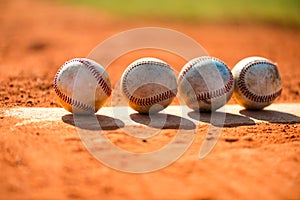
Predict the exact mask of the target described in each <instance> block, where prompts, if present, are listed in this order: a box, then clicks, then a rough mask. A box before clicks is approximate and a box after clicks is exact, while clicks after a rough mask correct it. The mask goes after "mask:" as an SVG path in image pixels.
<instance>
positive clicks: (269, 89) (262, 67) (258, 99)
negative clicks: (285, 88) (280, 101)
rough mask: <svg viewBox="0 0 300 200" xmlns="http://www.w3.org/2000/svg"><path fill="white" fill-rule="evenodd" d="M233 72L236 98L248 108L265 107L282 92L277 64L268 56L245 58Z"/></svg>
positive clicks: (258, 108) (257, 108)
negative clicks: (267, 57)
mask: <svg viewBox="0 0 300 200" xmlns="http://www.w3.org/2000/svg"><path fill="white" fill-rule="evenodd" d="M232 73H233V77H234V80H235V90H234V98H235V99H236V101H237V102H238V103H239V104H240V105H242V106H244V107H245V108H246V109H250V110H260V109H263V108H264V107H266V106H268V105H270V104H272V103H273V102H274V101H275V100H276V99H277V98H278V97H279V96H280V94H281V91H282V83H281V77H280V74H279V71H278V69H277V66H276V64H275V63H273V62H272V61H270V60H268V59H266V58H262V57H257V56H253V57H248V58H245V59H243V60H241V61H240V62H238V63H237V64H236V65H235V67H234V68H233V69H232Z"/></svg>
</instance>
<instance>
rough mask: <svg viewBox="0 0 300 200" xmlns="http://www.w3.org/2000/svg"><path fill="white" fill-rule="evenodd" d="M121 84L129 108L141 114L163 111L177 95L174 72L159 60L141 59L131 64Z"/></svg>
mask: <svg viewBox="0 0 300 200" xmlns="http://www.w3.org/2000/svg"><path fill="white" fill-rule="evenodd" d="M120 84H121V90H122V92H123V94H124V96H125V97H126V99H127V100H128V104H129V106H130V107H131V108H133V109H134V110H136V111H138V112H139V113H141V114H149V113H157V112H159V111H161V110H163V109H164V108H166V107H167V106H168V105H170V104H171V102H172V101H173V99H174V98H175V97H176V95H177V81H176V76H175V72H174V70H173V69H172V68H171V66H170V65H168V64H167V63H166V62H164V61H162V60H160V59H157V58H141V59H138V60H136V61H134V62H133V63H131V64H130V65H129V66H128V67H127V68H126V70H125V71H124V73H123V75H122V78H121V83H120Z"/></svg>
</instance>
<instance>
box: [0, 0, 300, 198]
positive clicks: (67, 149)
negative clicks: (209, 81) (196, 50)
mask: <svg viewBox="0 0 300 200" xmlns="http://www.w3.org/2000/svg"><path fill="white" fill-rule="evenodd" d="M0 4H1V7H2V9H1V15H0V38H2V39H1V43H0V74H1V76H0V105H1V107H2V108H10V107H18V106H29V107H31V106H34V107H58V106H59V104H58V101H57V100H56V98H55V95H54V91H53V89H52V81H53V78H54V75H55V73H56V71H57V70H58V68H59V67H60V66H61V65H62V64H63V63H64V62H65V61H66V60H69V59H71V58H75V57H86V56H87V55H88V54H89V52H90V51H91V50H92V49H93V48H94V47H95V46H96V45H97V44H99V43H100V42H102V41H103V40H105V39H107V38H108V37H110V36H112V35H114V34H117V33H119V32H121V31H126V30H128V29H132V28H137V27H144V26H158V27H164V28H170V29H174V30H177V31H180V32H182V33H184V34H186V35H188V36H190V37H192V38H193V39H195V40H196V41H197V42H199V43H200V44H201V45H202V46H203V47H204V48H205V49H206V50H207V51H208V52H209V54H210V55H212V56H215V57H218V58H220V59H222V60H224V61H225V62H226V63H227V64H228V65H229V67H230V68H232V67H233V66H234V65H235V64H236V63H237V62H238V61H239V60H240V59H242V58H244V57H247V56H252V55H260V56H264V57H267V58H270V59H271V60H273V61H275V62H277V63H278V66H279V70H280V73H281V76H282V79H283V94H282V96H281V97H280V99H279V100H278V101H277V103H292V102H293V103H295V102H299V101H300V94H299V91H300V79H299V77H300V68H299V66H298V60H299V56H300V54H299V52H300V46H299V43H300V29H295V28H288V27H278V26H274V25H272V26H271V25H262V24H235V23H211V24H207V23H182V22H181V23H175V22H170V21H168V20H162V21H142V20H138V19H136V20H134V19H130V20H125V19H117V18H114V17H112V16H110V15H108V14H106V13H99V12H96V11H92V10H89V9H85V8H79V7H72V6H66V5H60V4H51V3H47V2H46V1H34V0H24V1H17V0H12V1H5V0H0ZM141 56H158V57H160V58H162V59H164V60H166V61H168V62H169V63H170V64H171V65H172V66H173V67H174V68H175V69H176V70H177V71H179V70H180V68H181V67H182V66H183V65H184V62H185V61H184V60H183V59H180V58H178V57H174V56H173V55H170V54H168V53H165V52H159V54H158V52H155V51H140V52H133V53H130V54H127V55H124V56H123V57H121V58H119V59H118V60H116V61H115V62H113V63H112V66H113V65H118V66H121V68H120V71H118V72H109V75H110V76H111V78H112V80H113V83H116V82H117V81H118V77H119V76H120V74H121V73H122V70H121V69H123V68H125V67H126V66H127V64H129V63H130V62H131V61H133V60H135V59H136V58H138V57H141ZM122 67H123V68H122ZM230 103H235V101H234V100H231V101H230ZM0 121H1V123H0V127H1V133H0V134H1V137H0V180H1V181H0V199H96V198H97V199H254V198H256V199H300V124H291V123H286V124H278V123H264V124H258V125H252V126H237V127H227V128H224V129H223V134H222V136H221V138H220V140H219V141H218V143H217V145H216V147H215V149H214V150H213V152H212V153H211V154H210V155H209V156H208V157H206V158H205V159H203V160H199V159H198V158H197V155H198V151H199V147H200V145H201V143H202V142H203V140H204V138H205V134H206V132H207V129H208V125H202V126H199V127H197V130H196V139H195V141H194V143H193V145H192V146H191V148H190V149H189V150H188V151H187V152H186V153H185V155H184V156H183V157H182V158H180V159H179V160H178V161H177V162H176V163H174V164H172V165H171V166H169V167H167V168H164V169H162V170H160V171H157V172H153V173H148V174H142V175H135V174H126V173H122V172H118V171H115V170H112V169H110V168H107V167H105V166H104V165H102V164H101V163H99V162H98V161H97V160H96V159H95V158H94V157H93V156H92V155H90V154H89V153H88V152H87V151H86V149H85V147H84V146H83V144H82V142H81V140H80V138H79V136H78V134H77V132H76V129H75V127H74V126H72V125H69V124H67V123H64V122H63V121H61V122H57V123H50V124H39V123H37V124H29V125H25V126H15V124H16V123H17V122H18V120H17V119H15V118H10V117H4V116H3V114H1V117H0ZM177 131H178V130H172V129H170V130H168V129H167V130H164V131H163V132H162V134H161V135H160V136H157V137H154V138H152V139H150V140H147V142H145V141H142V140H134V139H132V138H129V137H126V135H124V134H123V133H122V131H121V130H107V131H105V134H107V135H108V137H109V138H110V139H111V141H112V142H113V143H115V144H116V145H118V146H120V147H122V148H124V149H128V150H130V151H133V152H140V151H143V152H144V151H145V150H153V149H158V148H160V147H161V146H162V145H164V144H166V143H167V142H168V141H169V140H171V139H172V137H173V136H174V135H175V134H176V133H177Z"/></svg>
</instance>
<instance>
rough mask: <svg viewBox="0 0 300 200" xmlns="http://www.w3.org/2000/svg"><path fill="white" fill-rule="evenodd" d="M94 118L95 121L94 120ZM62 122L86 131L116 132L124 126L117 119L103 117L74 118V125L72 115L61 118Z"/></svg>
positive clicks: (85, 116)
mask: <svg viewBox="0 0 300 200" xmlns="http://www.w3.org/2000/svg"><path fill="white" fill-rule="evenodd" d="M95 117H96V119H97V120H95ZM62 121H63V122H64V123H66V124H70V125H72V126H76V127H78V128H81V129H86V130H95V131H99V130H117V129H120V128H123V127H124V126H125V124H124V122H122V121H121V120H119V119H116V118H112V117H108V116H104V115H82V116H76V123H75V121H74V116H73V114H68V115H64V116H62Z"/></svg>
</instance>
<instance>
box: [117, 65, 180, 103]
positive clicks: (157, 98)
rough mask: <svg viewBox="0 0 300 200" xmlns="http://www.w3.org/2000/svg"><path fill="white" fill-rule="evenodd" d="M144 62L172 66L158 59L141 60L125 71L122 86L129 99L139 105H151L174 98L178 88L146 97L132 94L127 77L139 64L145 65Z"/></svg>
mask: <svg viewBox="0 0 300 200" xmlns="http://www.w3.org/2000/svg"><path fill="white" fill-rule="evenodd" d="M144 64H150V65H159V66H161V67H166V68H168V69H170V67H169V66H168V65H167V64H164V63H161V62H156V61H140V62H138V63H135V64H134V65H132V66H131V67H130V68H129V69H128V70H126V72H125V76H124V79H123V82H122V87H123V91H124V93H125V95H126V96H127V97H128V99H129V101H131V102H132V103H134V104H136V105H138V106H151V105H154V104H156V103H158V102H162V101H164V100H167V99H169V98H173V97H175V96H176V93H177V89H175V90H168V91H166V92H163V93H160V94H157V95H154V96H152V97H146V98H138V97H135V96H133V95H131V94H130V92H129V90H128V88H127V84H126V82H127V77H128V75H129V73H130V72H131V71H133V70H135V69H136V68H137V67H138V66H140V65H144Z"/></svg>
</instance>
